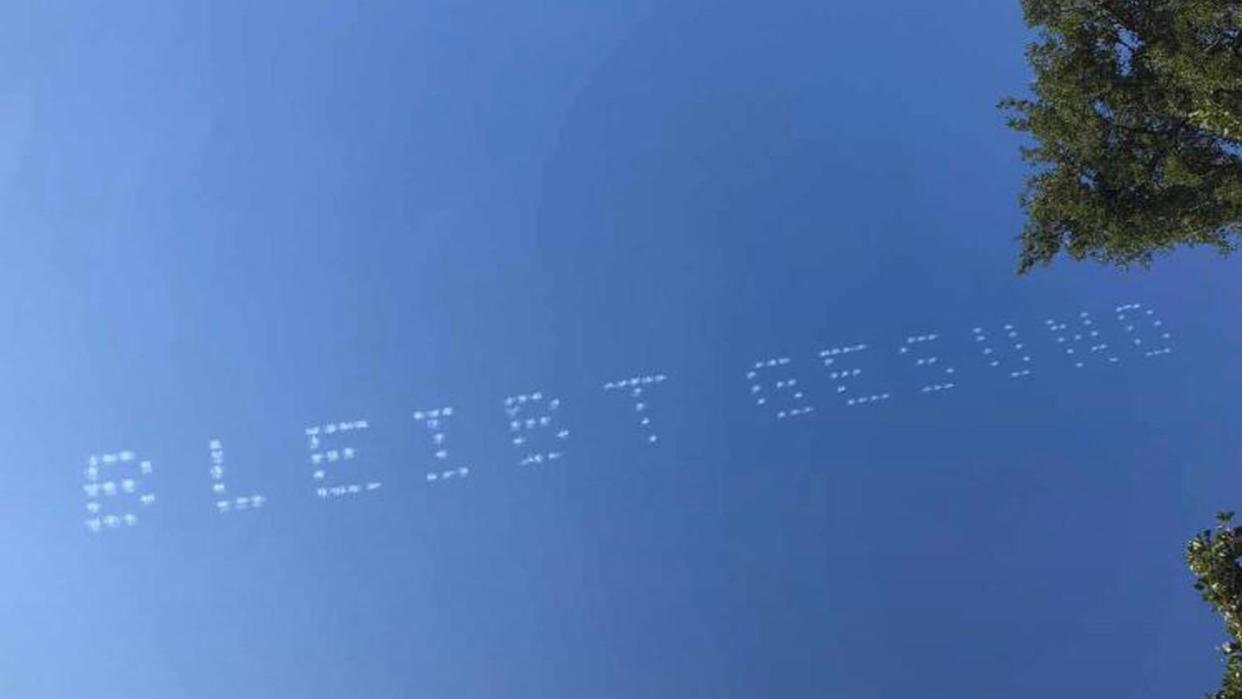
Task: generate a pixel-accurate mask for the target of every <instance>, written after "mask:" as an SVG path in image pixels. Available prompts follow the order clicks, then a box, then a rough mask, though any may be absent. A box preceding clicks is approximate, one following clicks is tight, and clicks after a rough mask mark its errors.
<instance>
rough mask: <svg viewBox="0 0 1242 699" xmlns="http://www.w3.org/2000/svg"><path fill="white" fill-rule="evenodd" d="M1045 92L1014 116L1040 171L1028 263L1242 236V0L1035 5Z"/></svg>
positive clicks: (1127, 254) (1030, 211) (1031, 54)
mask: <svg viewBox="0 0 1242 699" xmlns="http://www.w3.org/2000/svg"><path fill="white" fill-rule="evenodd" d="M1022 9H1023V14H1024V16H1025V20H1026V24H1027V26H1029V27H1031V28H1038V37H1039V40H1038V41H1035V42H1033V43H1031V44H1029V45H1028V46H1027V50H1026V56H1027V59H1028V61H1029V62H1030V64H1031V66H1032V68H1033V69H1034V73H1035V81H1034V82H1033V83H1032V85H1031V87H1032V89H1033V92H1034V99H1018V98H1013V97H1009V98H1006V99H1003V100H1001V101H1000V102H999V103H998V105H997V106H998V107H1000V108H1001V109H1003V110H1007V111H1008V112H1009V116H1008V118H1007V121H1006V123H1007V124H1008V125H1009V126H1010V127H1011V128H1013V129H1015V130H1017V131H1021V132H1026V133H1029V134H1030V135H1032V136H1033V137H1034V139H1035V141H1036V145H1035V146H1034V147H1023V148H1022V149H1021V152H1022V156H1023V159H1024V160H1026V161H1027V162H1028V163H1031V164H1034V165H1035V166H1036V169H1035V171H1034V173H1033V174H1032V175H1030V176H1029V177H1028V179H1027V180H1026V184H1025V187H1024V188H1023V191H1022V193H1021V195H1020V196H1019V202H1020V203H1021V205H1022V207H1023V208H1024V209H1025V210H1026V213H1027V221H1026V223H1025V225H1024V227H1023V230H1022V233H1021V235H1020V236H1018V239H1019V240H1020V241H1021V246H1022V248H1021V254H1020V258H1019V264H1018V272H1019V273H1020V274H1024V273H1026V272H1028V271H1029V270H1030V269H1032V268H1033V267H1035V266H1036V265H1048V264H1049V263H1050V262H1051V261H1052V260H1053V258H1055V257H1056V256H1057V254H1058V253H1060V252H1061V251H1062V250H1064V251H1066V252H1067V253H1068V254H1069V255H1070V256H1071V257H1073V258H1074V259H1078V260H1081V259H1083V258H1089V259H1092V260H1095V261H1097V262H1103V263H1109V264H1115V265H1117V266H1120V267H1122V268H1126V267H1129V266H1130V265H1132V264H1138V265H1140V266H1142V267H1143V268H1147V267H1148V266H1149V265H1150V263H1151V261H1152V259H1153V256H1154V255H1155V254H1156V253H1159V252H1167V251H1168V250H1170V249H1172V248H1175V247H1177V246H1179V245H1208V246H1212V247H1215V248H1216V249H1217V250H1219V252H1220V253H1221V254H1222V255H1223V254H1228V253H1230V252H1232V251H1233V250H1234V248H1235V246H1236V244H1237V241H1238V238H1239V236H1242V2H1239V1H1238V0H1022Z"/></svg>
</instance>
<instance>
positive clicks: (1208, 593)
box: [1186, 512, 1242, 699]
mask: <svg viewBox="0 0 1242 699" xmlns="http://www.w3.org/2000/svg"><path fill="white" fill-rule="evenodd" d="M1232 518H1233V513H1232V512H1222V513H1220V514H1219V515H1217V520H1218V521H1217V525H1216V532H1215V534H1213V532H1212V531H1211V530H1204V531H1203V532H1202V533H1200V534H1198V535H1197V536H1195V538H1194V539H1191V541H1190V543H1189V544H1188V545H1187V546H1186V563H1187V564H1188V565H1189V566H1190V570H1191V572H1193V573H1194V574H1195V578H1196V581H1195V589H1196V590H1199V592H1201V593H1202V594H1203V599H1204V601H1206V602H1207V603H1208V604H1210V605H1212V608H1213V609H1215V610H1216V612H1217V613H1218V614H1220V615H1221V616H1222V617H1224V619H1225V628H1226V629H1227V630H1228V631H1229V635H1230V636H1231V637H1232V638H1233V640H1232V641H1230V642H1229V643H1225V644H1224V645H1222V646H1221V647H1220V649H1221V652H1222V653H1223V654H1224V655H1225V677H1224V680H1223V681H1222V683H1221V689H1220V690H1219V691H1217V692H1215V693H1213V694H1209V695H1208V696H1209V697H1212V698H1213V699H1242V567H1240V566H1239V565H1238V558H1239V557H1242V527H1231V526H1229V522H1230V520H1231V519H1232Z"/></svg>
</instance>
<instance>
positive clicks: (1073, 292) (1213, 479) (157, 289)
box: [0, 0, 1242, 699]
mask: <svg viewBox="0 0 1242 699" xmlns="http://www.w3.org/2000/svg"><path fill="white" fill-rule="evenodd" d="M250 5H251V4H243V3H230V2H220V3H211V4H210V5H207V6H202V5H187V4H181V3H164V4H161V5H159V6H151V7H139V6H137V5H135V4H127V3H120V4H118V3H76V4H69V5H63V4H62V5H58V6H56V7H52V6H49V5H47V4H42V3H25V2H18V3H9V4H7V5H6V6H5V7H4V9H2V10H0V27H3V29H2V30H0V31H2V32H3V40H2V41H0V184H2V186H0V221H2V222H3V231H4V232H3V234H0V260H3V261H4V263H5V264H4V272H5V273H4V274H3V275H2V276H0V291H2V292H3V298H5V299H6V301H7V302H6V303H5V304H3V305H0V328H3V329H4V331H5V332H4V338H5V339H4V341H3V342H0V387H2V388H3V393H4V394H5V395H6V396H8V399H7V400H4V401H0V419H3V424H5V425H7V426H8V428H7V429H5V430H3V431H0V450H2V453H3V454H4V455H5V456H6V459H5V464H6V465H5V467H4V469H3V471H2V473H3V474H4V480H3V487H2V488H0V552H3V553H4V554H5V560H6V561H7V563H8V565H7V566H6V568H5V570H6V573H7V574H6V575H4V576H0V618H2V619H3V620H4V623H2V624H0V694H3V695H4V696H13V697H84V696H91V697H97V698H100V699H103V698H107V697H183V696H184V697H219V696H234V697H271V696H299V697H341V696H357V697H410V696H426V697H540V698H546V697H575V698H577V697H627V698H628V697H685V696H715V697H759V696H780V697H822V696H842V697H846V696H848V697H858V698H865V697H892V696H901V695H902V694H903V693H912V692H919V693H920V694H930V695H933V696H956V697H991V696H1006V697H1010V698H1022V697H1045V696H1047V695H1048V694H1049V693H1050V692H1072V693H1073V694H1074V695H1081V696H1086V695H1089V694H1090V693H1091V692H1093V691H1095V692H1104V691H1107V692H1109V693H1111V694H1118V695H1125V696H1133V697H1148V696H1150V697H1158V696H1159V697H1164V696H1173V695H1182V696H1192V695H1195V693H1197V692H1203V691H1207V690H1208V689H1210V688H1211V686H1212V685H1213V684H1214V683H1215V682H1217V678H1218V670H1219V663H1218V661H1217V657H1216V655H1215V651H1214V646H1215V645H1217V644H1218V643H1219V642H1220V641H1221V640H1223V635H1222V634H1223V630H1222V629H1221V628H1220V626H1219V623H1218V622H1217V620H1216V619H1215V618H1214V617H1213V616H1212V615H1211V613H1210V611H1209V610H1208V608H1207V606H1206V605H1205V604H1203V603H1202V602H1200V601H1199V600H1198V599H1197V597H1196V594H1195V593H1194V591H1193V590H1192V589H1191V587H1190V584H1191V582H1192V580H1191V579H1190V577H1189V574H1188V573H1187V572H1186V571H1185V569H1184V566H1183V565H1182V562H1181V551H1182V547H1183V545H1184V543H1185V540H1186V539H1188V538H1189V537H1190V536H1191V535H1192V534H1193V533H1194V532H1195V531H1196V530H1198V529H1200V528H1203V527H1205V526H1209V525H1210V524H1211V522H1212V515H1213V513H1214V512H1215V511H1216V510H1218V509H1228V508H1233V507H1237V505H1238V502H1237V495H1236V493H1237V492H1238V491H1237V486H1238V474H1239V471H1238V468H1239V465H1240V464H1242V458H1240V455H1242V437H1239V431H1238V430H1237V428H1236V424H1235V423H1236V412H1237V411H1236V400H1237V399H1236V396H1237V395H1239V392H1240V389H1242V377H1240V374H1239V372H1238V369H1237V357H1238V356H1239V354H1238V352H1239V350H1240V349H1242V329H1239V326H1238V324H1237V311H1236V305H1237V304H1236V299H1238V298H1239V293H1240V292H1242V285H1240V282H1239V281H1238V275H1237V273H1236V270H1237V264H1238V263H1237V262H1236V261H1234V260H1227V259H1224V260H1223V259H1221V258H1219V257H1218V256H1217V255H1216V254H1214V253H1212V252H1209V251H1202V250H1197V251H1196V250H1186V251H1180V252H1178V253H1176V254H1175V255H1171V256H1168V257H1165V258H1162V259H1160V260H1159V262H1158V264H1157V265H1156V266H1155V267H1154V268H1153V269H1152V270H1151V271H1148V272H1142V271H1130V272H1124V271H1120V270H1113V269H1106V268H1103V267H1099V266H1095V265H1092V264H1086V263H1083V264H1075V263H1073V262H1071V261H1068V260H1063V261H1061V263H1060V264H1058V265H1056V266H1054V267H1052V268H1049V269H1046V270H1038V271H1036V272H1035V273H1033V274H1031V275H1029V276H1028V277H1025V278H1017V277H1016V276H1015V275H1014V274H1013V269H1014V267H1015V265H1016V254H1017V248H1016V242H1015V240H1014V236H1015V235H1016V234H1017V232H1018V230H1019V229H1020V226H1021V220H1022V218H1021V211H1020V210H1019V208H1018V206H1017V203H1016V197H1017V192H1018V190H1019V188H1020V186H1021V181H1022V177H1023V175H1024V173H1025V168H1024V166H1023V164H1022V163H1021V162H1020V160H1019V158H1018V152H1017V149H1018V146H1019V145H1020V144H1021V139H1020V138H1019V137H1018V136H1017V135H1015V134H1013V133H1012V132H1009V131H1008V130H1007V129H1006V128H1005V127H1004V125H1003V116H1002V115H1001V114H1000V113H998V112H997V111H996V110H995V109H994V104H995V102H996V101H997V100H998V99H999V98H1001V97H1003V96H1005V95H1008V94H1015V93H1021V92H1022V91H1023V89H1024V86H1025V84H1026V82H1027V81H1028V79H1029V77H1028V72H1027V69H1026V66H1025V64H1024V59H1023V55H1022V47H1023V44H1024V43H1025V42H1026V41H1027V40H1028V35H1027V32H1026V29H1025V28H1024V27H1023V25H1022V23H1021V17H1020V13H1019V7H1018V3H1017V2H965V1H961V2H953V3H938V4H929V3H921V2H913V1H904V0H903V1H902V2H897V3H889V4H887V5H882V6H871V5H868V4H866V3H839V2H830V3H822V2H778V3H768V4H764V5H762V6H761V5H758V4H752V5H744V4H738V3H708V2H696V1H688V2H681V3H654V2H629V3H612V2H599V3H571V2H561V1H549V2H535V3H531V2H526V3H476V2H469V1H466V2H462V1H460V0H457V1H454V2H432V3H426V2H420V3H395V2H377V3H369V4H366V5H360V4H358V5H347V4H345V3H327V2H305V3H298V4H296V5H292V4H289V5H285V6H278V5H277V4H269V5H268V6H266V7H259V8H256V7H252V6H250ZM1134 302H1137V303H1141V304H1143V305H1144V308H1150V309H1152V310H1153V311H1154V313H1155V314H1156V315H1155V316H1153V317H1158V318H1160V319H1161V320H1162V321H1163V323H1164V325H1163V326H1162V327H1163V328H1164V329H1167V330H1168V331H1170V332H1171V334H1172V339H1171V340H1170V346H1171V347H1172V348H1173V352H1172V353H1170V354H1167V355H1160V356H1157V357H1145V356H1144V355H1143V353H1142V351H1139V350H1137V349H1135V348H1134V347H1133V346H1130V345H1127V341H1128V337H1126V333H1125V331H1124V328H1123V327H1122V326H1121V325H1119V324H1118V323H1117V322H1116V319H1115V316H1114V314H1113V312H1112V311H1113V309H1114V308H1115V307H1117V306H1118V305H1121V304H1128V303H1134ZM1084 311H1085V312H1087V313H1089V314H1090V317H1091V319H1092V320H1093V321H1094V322H1096V323H1098V326H1097V327H1099V328H1100V329H1101V330H1100V331H1101V332H1102V333H1103V334H1104V335H1105V336H1106V339H1107V340H1108V341H1109V342H1110V343H1111V345H1112V346H1113V348H1124V350H1118V352H1117V356H1118V358H1119V361H1118V362H1117V363H1116V364H1113V365H1108V364H1107V363H1106V362H1100V361H1095V362H1094V363H1093V364H1092V365H1091V366H1086V367H1084V368H1082V369H1078V368H1076V367H1074V366H1073V362H1072V361H1069V360H1068V358H1067V355H1065V354H1064V353H1063V352H1062V349H1063V346H1059V345H1058V344H1057V343H1056V336H1057V333H1053V332H1050V331H1049V330H1048V329H1047V327H1046V321H1048V320H1054V321H1056V322H1075V321H1076V319H1078V318H1080V316H1079V314H1080V313H1081V312H1084ZM1005 323H1009V324H1012V325H1014V326H1015V330H1016V331H1017V332H1019V334H1020V338H1021V340H1022V341H1023V344H1024V345H1026V347H1025V348H1024V349H1025V351H1026V352H1029V356H1031V357H1032V361H1031V362H1030V364H1031V366H1032V367H1033V370H1032V373H1031V374H1030V375H1029V376H1025V377H1021V378H1020V379H1012V380H1011V379H1008V378H1007V375H1006V374H1004V373H1003V371H1004V370H1003V369H994V368H993V367H990V366H989V365H988V363H987V362H988V360H987V359H986V358H985V356H984V355H983V354H982V353H981V352H980V350H979V347H978V346H977V344H978V343H975V342H974V341H973V339H972V337H973V334H972V330H973V328H976V327H980V328H985V329H986V331H987V332H988V333H989V338H993V339H994V340H990V341H989V342H988V343H985V344H987V345H989V346H991V345H993V344H995V346H996V347H997V350H998V351H999V350H1000V349H1001V348H1002V344H1001V343H1000V342H999V341H1000V340H1001V339H1003V335H1004V332H1003V330H1004V329H1003V324H1005ZM1080 329H1081V328H1080ZM1144 331H1145V328H1140V329H1139V330H1138V332H1144ZM928 334H937V335H938V339H937V340H936V341H935V343H937V344H936V345H935V346H936V347H937V348H938V349H937V350H936V352H935V355H934V356H936V357H937V359H938V362H939V363H938V364H937V365H936V368H937V370H939V368H940V367H945V368H948V367H952V368H953V369H954V370H955V371H954V373H953V374H952V379H951V380H948V379H946V376H947V375H946V374H935V376H937V377H939V378H938V379H937V380H939V381H941V382H943V383H950V382H951V383H953V384H954V388H952V389H949V390H944V391H937V392H932V393H921V392H920V391H919V387H920V386H922V385H926V383H927V382H928V381H931V380H932V379H929V378H927V377H930V376H933V374H932V373H929V372H923V373H922V374H920V373H919V370H918V367H917V365H916V364H913V363H912V362H910V361H909V359H908V358H909V357H911V356H914V355H902V354H900V352H899V348H900V347H902V346H903V345H904V344H905V341H906V338H908V337H911V336H919V335H928ZM1153 339H1154V337H1153ZM1017 341H1018V340H1014V342H1017ZM858 344H866V345H867V349H866V350H865V351H863V352H861V353H858V354H857V356H859V357H861V359H860V363H859V364H858V365H851V366H853V367H854V368H862V369H863V374H862V375H861V376H859V377H857V380H858V381H859V382H860V383H859V385H858V387H857V388H854V387H852V386H851V387H849V388H848V389H847V391H845V392H843V393H838V392H837V391H836V384H834V382H833V380H832V378H831V376H830V374H829V372H830V371H832V370H833V369H832V368H829V367H825V366H824V365H823V363H822V358H821V357H820V356H819V352H820V351H821V350H826V349H828V348H832V347H840V346H854V345H858ZM926 346H931V345H930V344H929V345H926ZM920 347H923V345H920ZM916 349H917V348H916ZM832 356H836V355H832ZM928 356H932V355H930V354H929V355H928ZM773 357H788V358H789V360H790V362H789V364H787V365H783V370H782V372H781V373H779V375H778V373H771V374H763V376H762V377H760V379H762V378H764V377H766V378H767V379H768V380H767V382H766V383H765V382H763V381H762V380H761V381H760V384H761V386H762V388H761V391H760V393H761V394H762V395H764V396H767V395H769V394H770V395H772V396H773V402H772V403H769V404H766V405H764V406H757V405H756V404H755V398H754V394H752V390H751V386H752V383H751V382H750V381H748V380H747V378H746V373H747V371H748V370H750V369H751V367H752V366H753V364H754V362H756V361H759V360H766V359H768V358H773ZM1006 357H1007V359H1009V360H1014V361H1020V359H1021V357H1020V356H1018V355H1006ZM924 368H926V367H924ZM785 371H787V372H788V373H784V372H785ZM655 374H664V375H666V376H667V377H668V380H667V381H665V382H662V383H660V384H657V385H652V386H650V388H649V390H648V392H647V393H646V394H644V398H643V400H644V403H645V410H644V412H643V414H646V415H649V416H650V418H651V420H652V422H651V428H652V429H653V430H654V431H655V433H657V434H658V435H659V441H658V442H657V443H656V444H655V445H650V444H646V443H645V442H644V435H645V434H646V433H644V432H642V431H640V429H639V425H638V424H637V420H638V417H637V413H636V412H635V411H634V406H633V401H632V399H631V398H629V397H627V396H624V395H623V394H621V393H619V392H617V391H605V390H604V389H603V386H604V384H605V383H606V382H609V381H614V380H619V379H624V378H627V377H631V376H642V375H655ZM787 378H795V379H796V380H797V381H798V384H797V386H798V388H799V389H804V394H805V395H804V399H805V401H808V404H812V405H814V406H815V411H814V412H812V413H809V414H807V415H801V416H798V417H796V418H791V419H785V420H780V419H777V418H776V417H775V406H776V405H778V404H781V405H783V404H784V403H782V402H781V401H782V400H783V398H782V396H784V397H788V396H789V392H787V391H785V392H783V393H782V391H781V390H780V389H778V388H777V387H776V386H775V384H774V382H775V381H777V380H785V379H787ZM864 379H865V380H866V381H867V382H869V383H861V382H862V381H863V380H864ZM851 380H854V379H853V378H851ZM872 387H876V388H874V389H873V388H872ZM536 391H538V392H540V393H541V394H542V395H544V396H545V402H546V400H548V399H551V398H553V397H555V398H557V399H559V400H560V401H561V403H560V406H559V407H558V408H557V410H556V412H555V418H556V423H555V424H556V429H567V430H569V436H568V438H567V439H564V440H559V441H557V440H555V439H550V438H549V437H548V432H547V431H538V430H537V431H532V432H531V433H530V439H531V444H532V445H534V447H537V448H540V449H557V450H561V451H562V452H563V454H564V456H563V458H561V459H559V460H557V461H554V462H550V463H544V464H539V465H535V466H521V465H519V464H518V461H519V460H520V458H521V452H520V451H519V450H517V449H515V448H514V446H513V445H511V444H510V443H509V441H510V439H511V434H510V432H509V428H508V422H509V417H508V416H506V414H505V411H504V405H503V400H504V398H505V397H506V396H516V395H519V394H530V393H533V392H536ZM873 391H874V392H881V393H883V392H887V393H889V394H890V396H891V398H890V399H889V400H886V401H880V402H877V403H874V404H870V403H869V404H865V405H857V406H853V407H850V406H849V405H848V404H847V403H846V401H847V400H848V398H849V396H852V395H859V396H861V395H868V394H869V392H873ZM798 404H801V403H798ZM445 406H451V407H452V408H453V415H452V417H451V418H450V419H447V420H446V421H445V424H446V427H447V429H446V430H445V432H444V434H445V435H446V444H447V445H448V447H449V458H448V459H447V460H445V461H446V462H447V463H448V464H449V465H450V466H452V467H454V468H460V467H468V468H470V475H469V477H467V478H465V479H450V480H447V481H436V482H434V483H433V482H429V481H427V480H426V476H425V474H426V473H427V472H428V471H429V470H432V469H439V468H440V466H439V464H438V463H437V460H436V459H435V458H434V456H433V453H434V448H433V446H432V443H431V441H430V439H429V436H430V434H431V432H430V431H428V430H426V429H425V428H424V427H422V426H420V425H419V424H418V423H416V422H415V420H414V419H413V417H412V413H413V412H414V411H415V410H426V409H430V408H438V407H445ZM358 419H365V420H366V421H367V422H368V429H366V430H364V431H359V432H356V433H354V434H352V435H351V440H353V442H354V443H353V446H354V447H355V448H356V449H357V450H358V451H357V453H358V458H357V459H356V460H352V461H350V462H347V463H346V462H342V463H341V464H338V465H336V466H334V467H333V468H334V469H335V470H333V475H334V477H339V478H341V479H342V480H343V481H348V482H353V481H350V480H349V479H351V478H357V479H358V481H359V482H361V481H363V480H375V481H379V482H382V483H383V485H382V487H380V488H379V489H378V490H376V491H374V492H369V493H363V494H359V495H354V496H345V497H340V498H330V499H327V500H323V499H320V498H318V497H316V495H315V481H314V480H313V478H312V472H313V471H314V470H315V469H314V467H313V466H312V464H311V463H310V461H309V452H308V447H307V437H306V436H305V434H304V430H305V428H306V427H308V426H311V425H322V424H324V423H327V422H336V421H345V420H350V421H352V420H358ZM212 439H219V440H221V441H222V442H223V444H224V446H225V454H226V457H225V458H226V482H227V484H228V489H229V496H230V497H232V496H237V495H245V494H249V493H255V492H257V493H262V494H263V495H264V496H265V497H266V498H267V503H266V505H265V506H264V507H262V508H261V509H258V510H252V511H234V512H228V513H224V514H221V513H218V512H216V511H215V506H214V505H213V502H214V501H215V499H216V497H215V496H214V495H213V494H212V492H211V484H212V477H211V475H210V473H209V469H210V465H211V463H210V454H209V450H208V443H209V441H210V440H212ZM341 444H342V445H343V444H345V442H341ZM534 447H532V448H534ZM120 450H133V451H135V452H136V453H137V454H138V455H139V457H140V458H142V459H150V460H151V461H152V463H153V473H152V474H151V475H150V476H147V477H146V478H144V479H143V481H142V487H143V488H147V489H150V490H151V491H153V492H154V493H155V495H156V500H155V502H154V503H153V504H151V505H150V506H147V507H138V508H137V511H138V514H139V516H140V521H139V524H138V525H137V526H135V527H122V528H120V529H119V530H116V531H104V532H102V533H100V534H92V533H91V532H90V531H89V530H88V528H87V527H86V526H85V525H84V521H85V520H86V519H87V518H88V513H87V512H86V510H85V506H86V497H85V494H84V492H83V485H84V483H85V482H86V481H85V475H84V469H85V468H86V465H87V464H86V460H87V458H88V456H90V455H92V454H104V453H114V452H116V451H120ZM105 499H106V498H105ZM126 501H128V499H126V498H121V497H118V498H114V499H112V500H109V501H108V507H109V508H113V509H110V510H109V511H117V512H120V511H123V508H122V507H121V505H119V504H118V502H120V503H123V502H126ZM135 507H137V506H135Z"/></svg>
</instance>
